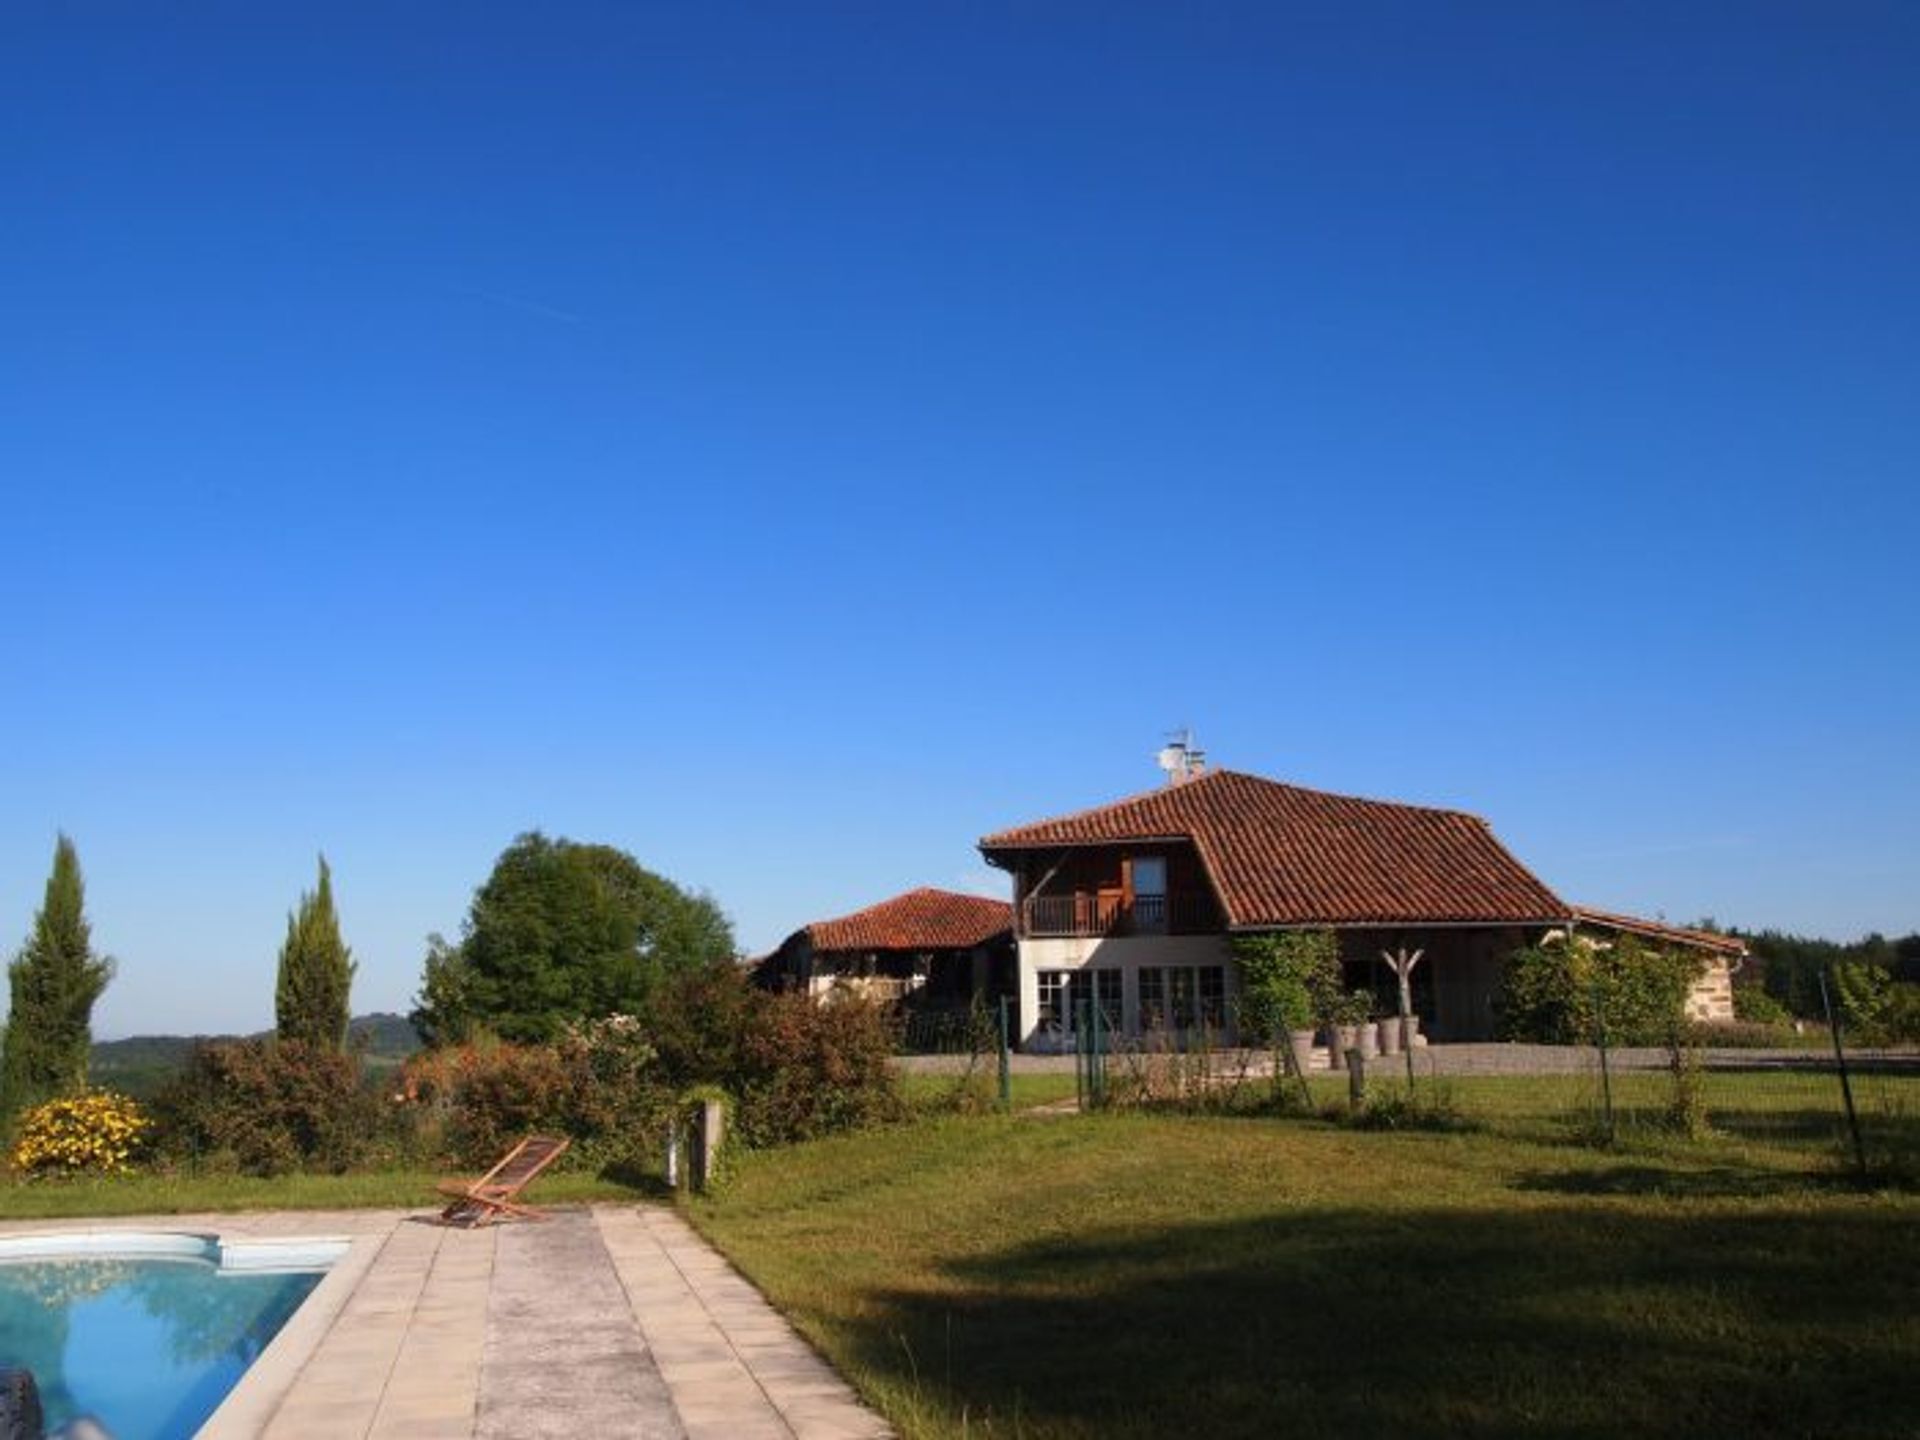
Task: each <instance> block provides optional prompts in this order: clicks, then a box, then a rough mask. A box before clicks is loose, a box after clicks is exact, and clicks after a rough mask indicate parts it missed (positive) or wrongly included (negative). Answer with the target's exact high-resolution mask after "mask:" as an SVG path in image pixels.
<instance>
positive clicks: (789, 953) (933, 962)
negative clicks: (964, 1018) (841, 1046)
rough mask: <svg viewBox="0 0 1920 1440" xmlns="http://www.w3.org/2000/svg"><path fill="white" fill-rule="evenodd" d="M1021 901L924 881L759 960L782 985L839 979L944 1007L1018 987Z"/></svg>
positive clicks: (806, 929) (792, 938)
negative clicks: (1016, 905)
mask: <svg viewBox="0 0 1920 1440" xmlns="http://www.w3.org/2000/svg"><path fill="white" fill-rule="evenodd" d="M1013 964H1014V950H1013V907H1012V906H1011V905H1009V904H1007V902H1006V901H1004V900H991V899H987V898H986V897H984V896H980V895H965V894H961V893H960V892H958V891H954V890H935V889H932V888H928V887H923V888H921V889H918V890H909V891H907V892H906V893H905V894H904V895H896V896H894V897H893V898H892V899H890V900H882V901H881V902H880V903H879V904H877V905H869V906H868V907H867V908H866V909H864V910H856V911H854V912H853V913H852V914H851V915H841V916H838V917H836V918H835V919H832V920H816V921H814V922H813V923H812V924H811V925H803V926H801V927H800V928H799V929H798V930H796V931H794V932H793V933H792V934H791V935H789V936H788V937H787V938H786V939H785V940H783V941H782V942H781V943H780V947H779V948H778V949H777V950H775V951H774V952H773V953H772V954H771V955H768V956H767V957H766V958H765V959H764V960H762V961H761V962H760V963H759V965H758V966H757V967H756V971H755V975H756V979H757V980H758V981H759V983H761V984H762V985H765V986H767V987H768V988H770V989H776V990H804V991H806V992H808V993H809V994H814V995H821V994H825V993H827V992H828V991H831V990H832V989H833V988H834V987H835V986H836V985H841V986H846V987H848V988H851V989H854V990H858V991H861V992H863V993H865V994H867V995H871V996H873V997H875V998H877V999H884V1000H905V999H909V998H911V999H914V1000H916V1001H917V1002H919V1003H921V1004H924V1005H928V1006H933V1007H938V1006H943V1005H952V1006H955V1007H958V1006H962V1005H965V1004H967V1003H968V1002H969V1001H970V1000H971V999H972V998H973V997H974V996H975V995H983V996H984V995H991V994H995V993H1000V992H1002V991H1010V990H1011V989H1012V984H1013Z"/></svg>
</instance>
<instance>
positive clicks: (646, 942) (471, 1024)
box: [412, 831, 734, 1045]
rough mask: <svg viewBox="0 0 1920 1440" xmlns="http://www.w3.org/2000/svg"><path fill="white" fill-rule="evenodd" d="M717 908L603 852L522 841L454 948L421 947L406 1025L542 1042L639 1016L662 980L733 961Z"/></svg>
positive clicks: (533, 837) (506, 856)
mask: <svg viewBox="0 0 1920 1440" xmlns="http://www.w3.org/2000/svg"><path fill="white" fill-rule="evenodd" d="M733 954H734V942H733V928H732V926H731V925H730V924H729V923H728V921H727V917H726V916H725V915H724V914H723V913H722V912H721V910H720V907H719V906H718V905H716V904H715V903H714V902H713V900H712V899H711V898H710V897H708V896H706V895H704V894H692V893H689V892H687V891H685V890H683V889H681V888H680V887H679V886H677V885H675V884H674V883H673V882H672V881H670V880H667V879H665V878H663V877H662V876H659V875H656V874H654V873H653V872H652V871H650V870H647V869H644V868H642V866H641V865H640V864H639V862H638V861H636V860H635V859H634V858H633V857H632V856H631V855H628V854H627V853H626V852H625V851H622V850H618V849H615V848H614V847H612V846H610V845H590V844H581V843H578V842H575V841H572V840H566V839H549V838H548V837H547V836H545V835H542V834H541V833H540V832H538V831H534V832H531V833H529V834H526V835H522V836H520V837H519V838H518V839H516V840H515V841H514V842H513V844H511V845H509V846H508V847H507V848H506V850H505V851H503V852H502V853H501V855H500V858H499V859H498V860H497V861H495V862H494V867H493V873H492V874H491V875H489V876H488V877H487V880H486V883H485V884H483V885H482V886H481V887H480V888H479V889H478V890H477V891H475V892H474V897H473V904H472V906H471V908H470V909H469V910H468V912H467V918H466V922H465V924H464V926H463V927H462V930H461V939H460V943H459V944H458V945H452V944H449V943H448V942H446V941H445V940H443V939H441V938H440V937H439V936H437V935H436V936H433V937H431V938H430V939H429V941H428V954H427V961H426V967H425V972H424V974H423V976H422V981H421V993H420V997H419V1008H417V1009H416V1010H415V1011H414V1013H413V1017H412V1018H413V1021H414V1024H415V1026H416V1027H417V1028H418V1029H419V1031H420V1033H421V1035H422V1037H423V1038H425V1039H426V1040H427V1042H428V1043H429V1044H435V1045H438V1044H447V1043H450V1042H456V1041H459V1040H463V1039H465V1038H467V1037H468V1036H469V1035H470V1034H471V1033H473V1032H474V1031H475V1030H476V1029H484V1030H487V1031H489V1032H491V1033H493V1034H495V1035H498V1036H500V1037H501V1038H503V1039H507V1040H517V1041H541V1040H548V1039H551V1038H552V1037H553V1036H554V1035H556V1034H557V1033H558V1032H559V1031H560V1029H561V1028H562V1027H563V1026H564V1025H566V1024H567V1023H568V1022H570V1021H574V1020H587V1019H596V1018H599V1017H601V1016H605V1015H614V1014H632V1013H636V1012H638V1011H639V1010H640V1009H641V1008H642V1007H643V1006H644V1003H645V1001H646V998H647V996H648V994H649V993H650V992H651V991H652V990H653V988H654V987H655V986H656V985H657V984H658V983H659V982H660V981H661V980H662V979H663V978H664V977H666V976H668V975H671V974H676V973H682V972H686V971H690V970H697V969H700V968H701V967H704V966H708V965H719V964H726V963H730V962H731V961H732V959H733Z"/></svg>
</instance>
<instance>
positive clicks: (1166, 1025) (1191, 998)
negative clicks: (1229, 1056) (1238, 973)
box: [1140, 965, 1227, 1034]
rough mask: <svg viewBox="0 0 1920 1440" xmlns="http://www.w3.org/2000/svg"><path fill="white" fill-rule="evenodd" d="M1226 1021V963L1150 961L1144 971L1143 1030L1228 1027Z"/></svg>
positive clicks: (1141, 992) (1141, 997) (1141, 1016)
mask: <svg viewBox="0 0 1920 1440" xmlns="http://www.w3.org/2000/svg"><path fill="white" fill-rule="evenodd" d="M1226 1024H1227V971H1226V967H1225V966H1223V965H1149V966H1146V967H1144V968H1143V969H1142V970H1141V971H1140V1030H1141V1033H1143V1034H1151V1033H1152V1032H1153V1031H1156V1030H1161V1031H1171V1032H1175V1033H1180V1032H1184V1031H1189V1030H1199V1029H1202V1028H1205V1029H1208V1030H1224V1029H1225V1028H1226Z"/></svg>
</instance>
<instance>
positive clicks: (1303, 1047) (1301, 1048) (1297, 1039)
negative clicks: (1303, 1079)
mask: <svg viewBox="0 0 1920 1440" xmlns="http://www.w3.org/2000/svg"><path fill="white" fill-rule="evenodd" d="M1287 1045H1288V1047H1289V1048H1290V1049H1291V1050H1292V1051H1293V1063H1294V1066H1295V1068H1297V1069H1298V1070H1299V1071H1300V1073H1301V1074H1302V1075H1304V1074H1306V1073H1307V1064H1308V1062H1309V1061H1310V1060H1312V1059H1313V1031H1311V1030H1289V1031H1288V1032H1287Z"/></svg>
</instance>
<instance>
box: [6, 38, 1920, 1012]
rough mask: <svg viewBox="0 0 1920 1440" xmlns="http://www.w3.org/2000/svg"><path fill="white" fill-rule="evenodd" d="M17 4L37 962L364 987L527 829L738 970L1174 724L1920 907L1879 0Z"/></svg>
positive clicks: (1898, 274)
mask: <svg viewBox="0 0 1920 1440" xmlns="http://www.w3.org/2000/svg"><path fill="white" fill-rule="evenodd" d="M290 8H292V7H287V6H264V7H263V6H258V5H248V6H241V5H225V6H218V7H216V6H194V7H181V6H163V7H155V6H153V5H126V6H109V5H89V6H84V7H74V6H61V5H51V4H34V5H24V4H23V5H12V6H8V7H6V9H5V11H4V13H3V14H0V184H3V185H4V195H5V206H4V210H3V211H0V482H3V483H4V495H5V506H4V536H5V545H4V553H3V555H0V657H4V666H0V674H3V675H4V684H5V693H4V696H3V697H0V801H3V808H0V939H4V941H5V942H6V943H7V944H8V945H11V944H12V943H13V942H14V941H16V940H17V939H19V938H20V937H23V936H24V935H25V934H26V932H27V929H28V926H29V923H30V920H31V917H32V912H33V909H34V907H35V905H36V904H37V903H38V899H39V893H40V888H41V886H42V884H43V882H44V878H45V874H46V869H47V864H48V860H49V857H50V855H51V851H52V846H53V840H54V835H55V832H56V830H57V829H61V828H64V829H66V830H67V831H69V832H70V833H71V834H72V835H73V836H74V837H75V839H76V840H77V842H78V844H79V846H80V853H81V857H82V860H83V862H84V864H85V866H86V869H87V874H88V880H89V887H90V902H91V909H92V914H93V917H94V921H95V930H96V934H97V937H98V939H99V941H100V942H101V943H102V944H103V946H104V947H105V948H107V949H109V950H111V951H112V952H113V953H115V954H116V955H117V956H118V957H119V959H120V962H121V973H120V977H119V979H118V980H117V981H116V982H115V984H114V986H113V988H112V989H111V990H110V991H109V992H108V995H107V997H106V998H105V1000H104V1001H103V1002H102V1004H101V1006H100V1008H99V1011H98V1012H97V1015H96V1021H97V1026H96V1028H97V1030H98V1031H99V1032H100V1033H103V1034H109V1035H112V1034H122V1033H127V1032H130V1031H152V1030H189V1029H201V1030H205V1029H222V1028H235V1027H253V1026H259V1025H264V1024H265V1023H267V1022H268V1020H269V1017H270V1014H271V994H272V967H273V961H274V954H275V950H276V948H277V946H278V944H279V942H280V939H281V937H282V934H283V931H284V924H285V915H286V911H287V909H288V907H289V906H290V905H291V904H292V903H293V901H294V900H295V898H296V895H297V893H298V892H299V890H300V889H301V888H302V887H303V886H305V885H309V884H311V881H312V872H313V861H314V855H315V853H316V852H317V851H319V850H321V849H322V848H324V849H325V851H326V853H327V854H328V856H329V857H330V858H331V859H332V861H333V864H334V867H335V876H336V883H337V887H338V892H339V899H340V904H341V908H342V912H343V916H344V920H345V924H346V928H347V934H348V939H349V941H350V942H351V943H352V944H353V945H354V946H355V948H356V950H357V952H358V954H359V957H360V961H361V974H360V980H359V984H358V986H357V990H356V995H355V1001H356V1006H357V1008H361V1009H368V1008H376V1007H378V1008H404V1007H405V1005H406V1003H407V1001H408V999H409V997H410V995H411V993H412V990H413V988H414V985H415V982H416V977H417V973H418V968H419V960H420V955H421V951H422V943H421V942H422V937H423V936H424V935H425V934H426V932H428V931H429V930H435V929H438V930H443V931H447V932H449V933H452V932H454V931H455V930H456V929H457V927H458V924H459V921H460V918H461V915H462V913H463V912H464V909H465V904H466V900H467V897H468V895H469V893H470V891H471V889H472V887H473V886H474V885H475V884H476V883H478V882H479V881H480V880H481V879H482V878H483V877H484V875H485V873H486V871H487V868H488V866H489V864H490V862H491V860H492V858H493V856H494V855H495V854H497V853H498V851H499V850H500V849H501V848H502V847H503V846H504V845H505V844H506V843H507V842H508V841H509V840H510V839H511V837H512V836H513V835H514V834H515V833H516V832H517V831H519V830H522V829H525V828H528V827H533V826H539V827H543V828H545V829H547V830H549V831H550V832H555V833H560V834H566V835H571V836H575V837H578V838H583V839H595V840H605V841H610V842H612V843H615V844H618V845H621V846H624V847H626V848H628V849H630V850H631V851H633V852H634V854H636V855H637V856H638V857H639V858H640V859H641V860H642V862H643V863H645V864H647V865H649V866H651V867H652V868H655V869H657V870H660V871H661V872H663V873H665V874H668V875H671V876H672V877H674V878H675V879H677V880H680V881H682V882H683V883H687V884H691V885H696V886H704V887H706V888H708V889H710V890H711V891H712V892H713V893H714V895H715V896H717V897H718V898H719V899H720V901H721V902H722V903H723V904H724V905H725V906H726V908H727V909H728V910H729V911H730V912H731V914H732V915H733V916H734V918H735V920H736V922H737V924H738V929H739V933H740V937H741V939H742V941H743V942H744V943H745V944H746V945H748V946H749V947H753V948H759V947H764V946H767V945H769V944H771V943H773V942H774V941H776V940H777V939H778V938H779V937H780V936H781V935H782V934H783V933H785V932H786V931H787V930H789V929H791V928H792V927H793V926H795V925H797V924H799V923H801V922H803V921H805V920H808V919H811V918H816V917H818V916H821V915H827V914H834V913H838V912H840V911H843V910H845V909H848V908H851V907H853V906H856V905H859V904H863V903H866V902H868V901H871V900H873V899H877V898H880V897H882V896H885V895H888V894H890V893H893V892H894V891H896V890H899V889H902V888H904V887H907V886H909V885H914V884H921V883H933V884H949V885H967V884H974V883H978V882H979V881H981V880H982V879H983V878H984V879H985V880H987V881H989V882H990V881H991V880H992V878H993V877H992V875H991V874H990V873H987V872H983V871H982V869H981V867H980V865H979V862H978V860H977V857H976V855H975V853H974V851H973V848H972V843H973V841H974V839H975V838H976V837H978V836H979V835H980V834H981V833H983V832H985V831H987V830H989V829H992V828H996V827H999V826H1001V825H1005V824H1010V823H1014V822H1017V821H1021V820H1026V819H1032V818H1036V817H1038V816H1040V815H1044V814H1047V813H1051V812H1054V811H1058V810H1061V809H1065V808H1070V807H1078V806H1081V805H1085V804H1090V803H1095V802H1098V801H1101V800H1105V799H1108V798H1112V797H1114V796H1117V795H1120V794H1123V793H1127V792H1130V791H1133V790H1136V789H1140V788H1144V787H1146V786H1148V785H1150V784H1152V783H1153V782H1154V780H1155V779H1156V772H1155V771H1154V770H1153V769H1152V765H1151V758H1150V757H1151V754H1152V751H1153V750H1154V748H1155V747H1156V746H1157V745H1158V744H1159V743H1160V740H1161V737H1162V733H1163V732H1164V731H1165V730H1167V729H1169V728H1170V727H1173V726H1176V725H1180V724H1183V723H1188V724H1192V725H1193V726H1195V727H1196V728H1197V730H1198V733H1199V738H1200V740H1201V742H1202V743H1203V744H1204V745H1205V746H1206V747H1207V748H1208V749H1209V751H1210V752H1211V753H1212V755H1213V757H1214V759H1215V760H1216V761H1218V762H1220V763H1224V764H1228V765H1231V766H1234V767H1236V768H1240V769H1247V770H1253V771H1256V772H1260V773H1263V774H1267V775H1272V776H1276V777H1280V778H1287V779H1292V780H1296V781H1299V782H1301V783H1305V784H1311V785H1318V786H1323V787H1326V788H1330V789H1340V790H1350V791H1355V792H1359V793H1363V794H1374V795H1384V796H1390V797H1394V798H1400V799H1406V800H1413V801H1422V802H1431V803H1439V804H1447V805H1459V806H1463V807H1466V808H1469V809H1472V810H1474V811H1476V812H1478V813H1480V814H1483V815H1486V816H1487V817H1488V818H1489V819H1490V820H1491V821H1492V822H1493V824H1494V826H1495V828H1496V830H1497V831H1498V833H1499V834H1500V835H1501V836H1502V837H1503V838H1504V839H1505V840H1506V841H1507V842H1508V843H1509V844H1510V845H1511V846H1512V847H1513V848H1514V849H1515V850H1516V851H1517V852H1518V853H1519V854H1520V855H1521V856H1522V858H1523V859H1525V860H1526V861H1527V862H1528V863H1529V864H1530V865H1532V866H1533V867H1534V868H1535V869H1536V870H1537V871H1538V872H1539V873H1540V874H1541V875H1542V876H1543V878H1545V879H1546V880H1547V881H1548V883H1550V884H1551V885H1553V886H1554V887H1555V888H1556V889H1558V890H1560V891H1561V892H1562V893H1563V894H1565V895H1567V896H1569V897H1571V898H1574V899H1577V900H1581V901H1585V902H1588V903H1592V904H1599V905H1606V906H1612V907H1617V908H1626V909H1633V910H1638V911H1641V912H1643V913H1664V914H1666V915H1668V916H1669V917H1673V918H1691V917H1694V916H1698V915H1703V914H1711V915H1713V916H1716V917H1718V918H1719V919H1721V920H1723V921H1728V922H1738V923H1742V924H1747V925H1753V926H1761V925H1775V926H1784V927H1790V928H1793V929H1798V930H1803V931H1812V932H1819V933H1826V934H1830V935H1836V936H1851V935H1854V934H1857V933H1860V932H1862V931H1864V930H1867V929H1869V928H1879V929H1883V930H1889V931H1894V930H1905V929H1910V928H1914V927H1915V926H1920V899H1917V898H1916V897H1917V896H1920V826H1916V823H1915V817H1916V815H1920V745H1917V744H1916V742H1917V741H1920V587H1916V583H1915V579H1914V573H1915V572H1914V560H1915V555H1916V548H1917V547H1916V542H1917V541H1920V493H1917V486H1916V482H1917V481H1920V404H1916V400H1917V398H1920V250H1917V249H1916V237H1917V236H1920V86H1916V85H1915V83H1914V77H1915V75H1916V74H1920V9H1917V8H1915V7H1914V6H1912V5H1908V4H1904V3H1898V4H1896V3H1886V4H1868V3H1863V4H1858V5H1833V6H1829V5H1804V4H1791V5H1789V4H1750V3H1738V4H1728V5H1724V6H1715V5H1709V4H1698V5H1686V6H1674V5H1670V4H1631V5H1619V4H1604V5H1603V4H1593V5H1589V6H1585V7H1581V6H1575V5H1546V6H1543V5H1539V4H1536V3H1531V0H1529V3H1522V4H1513V5H1509V6H1452V7H1448V6H1435V5H1431V4H1427V3H1409V4H1405V5H1374V6H1369V5H1326V6H1316V7H1312V8H1301V7H1292V6H1285V5H1277V4H1266V3H1260V4H1248V5H1242V6H1230V5H1218V6H1167V5H1157V4H1156V5H1138V6H1131V7H1129V6H1114V5H1106V4H1100V5H1075V6H1069V5H1057V6H1055V5H1033V4H1000V5H966V6H953V7H941V6H933V5H918V4H915V5H891V4H869V5H861V6H846V5H807V6H796V5H767V6H764V7H755V6H747V7H734V6H724V5H713V4H689V5H684V6H675V7H671V8H666V7H656V6H643V5H633V4H624V3H623V4H605V5H579V4H549V5H539V6H526V5H511V6H484V5H471V4H463V5H458V6H454V5H425V4H422V5H403V6H394V5H377V6H376V5H324V6H323V5H314V6H307V7H303V8H304V10H305V12H306V13H305V14H304V15H303V16H302V17H300V18H295V19H289V18H286V17H285V16H284V15H277V14H276V13H275V12H283V11H286V10H288V9H290Z"/></svg>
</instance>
